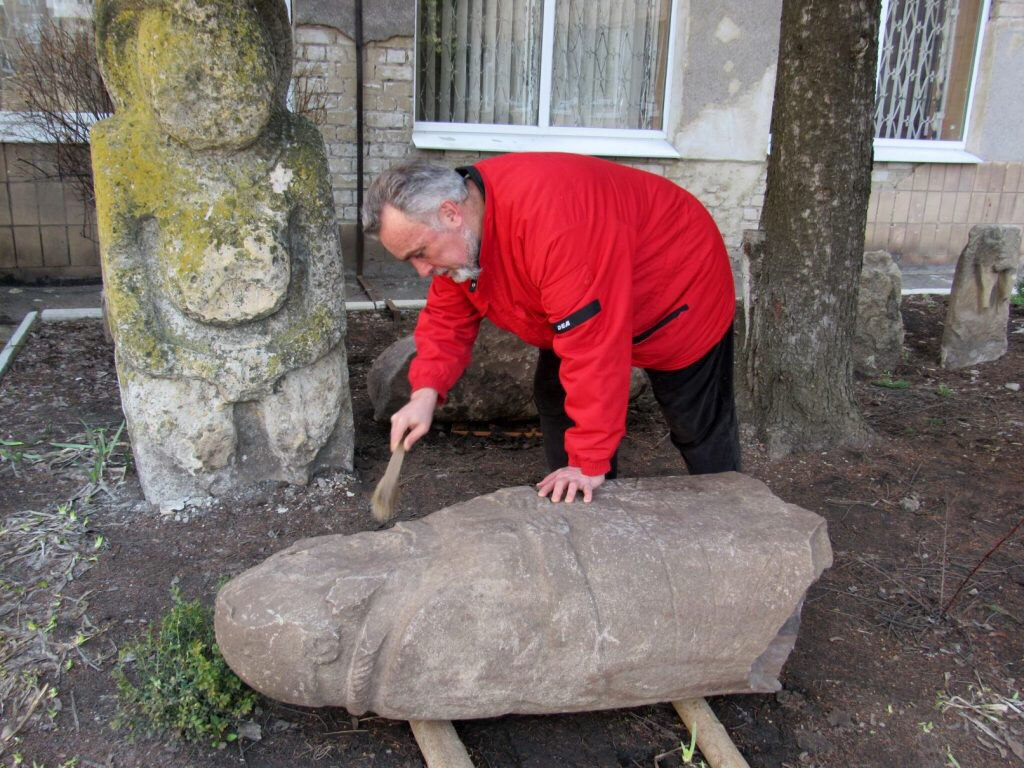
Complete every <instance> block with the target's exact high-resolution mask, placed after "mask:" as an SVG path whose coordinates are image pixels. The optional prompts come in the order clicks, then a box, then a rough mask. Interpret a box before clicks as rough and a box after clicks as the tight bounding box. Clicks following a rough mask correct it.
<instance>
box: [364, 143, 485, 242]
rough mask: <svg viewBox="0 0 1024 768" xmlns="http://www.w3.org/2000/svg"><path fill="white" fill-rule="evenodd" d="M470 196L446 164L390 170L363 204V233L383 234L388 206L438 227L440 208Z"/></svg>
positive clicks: (415, 162) (414, 162)
mask: <svg viewBox="0 0 1024 768" xmlns="http://www.w3.org/2000/svg"><path fill="white" fill-rule="evenodd" d="M468 196H469V190H467V189H466V184H465V182H464V181H463V179H462V177H461V176H460V175H459V174H458V173H456V172H455V171H453V170H452V169H451V168H448V167H446V166H443V165H438V164H437V163H431V162H429V161H427V160H412V161H410V162H406V163H402V164H401V165H396V166H394V167H393V168H390V169H388V170H386V171H384V173H382V174H381V175H380V176H378V177H377V178H376V179H374V180H373V183H372V184H370V188H369V189H368V190H367V192H366V200H365V201H364V202H363V211H362V215H363V231H364V232H365V233H366V234H368V235H376V234H379V233H380V214H381V211H382V210H383V209H384V206H385V205H390V206H392V207H393V208H396V209H398V210H399V211H401V212H402V213H404V214H405V215H406V216H409V217H410V218H412V219H415V220H416V221H419V222H421V223H423V224H427V225H428V226H431V227H437V226H438V216H437V213H438V209H439V208H440V207H441V204H442V203H443V202H444V201H445V200H453V201H455V202H457V203H461V202H462V201H464V200H465V199H466V198H467V197H468Z"/></svg>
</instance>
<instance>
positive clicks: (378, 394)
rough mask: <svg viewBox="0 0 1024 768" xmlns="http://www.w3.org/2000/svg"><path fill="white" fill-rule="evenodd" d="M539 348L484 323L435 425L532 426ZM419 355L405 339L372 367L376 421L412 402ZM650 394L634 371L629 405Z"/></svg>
mask: <svg viewBox="0 0 1024 768" xmlns="http://www.w3.org/2000/svg"><path fill="white" fill-rule="evenodd" d="M537 354H538V353H537V348H536V347H531V346H530V345H529V344H526V343H525V342H523V341H521V340H520V339H518V338H517V337H516V336H514V335H513V334H511V333H509V332H508V331H504V330H502V329H500V328H497V327H496V326H494V325H493V324H492V323H490V322H489V321H487V320H484V321H483V322H481V323H480V334H479V335H478V336H477V339H476V344H474V345H473V359H472V361H471V362H470V364H469V366H468V367H467V368H466V372H465V373H464V374H463V375H462V378H461V379H459V381H458V382H457V383H456V384H455V386H454V387H452V389H451V391H450V392H449V393H448V399H447V400H446V401H445V402H444V404H443V405H442V406H440V407H439V408H438V409H437V410H436V411H435V412H434V420H435V421H436V422H438V423H442V424H446V423H452V422H465V421H469V422H483V423H487V422H491V421H527V420H529V419H534V418H536V417H537V406H536V404H535V403H534V401H533V374H534V371H535V370H536V368H537ZM415 355H416V340H415V339H414V338H413V337H412V336H411V335H410V336H404V337H402V338H401V339H399V340H398V341H396V342H394V343H393V344H391V345H390V346H388V347H387V348H386V349H385V350H384V351H383V352H381V354H380V355H379V356H378V357H377V359H376V360H375V361H374V362H373V365H372V366H371V368H370V372H369V373H368V374H367V377H366V388H367V391H368V392H369V395H370V402H372V403H373V418H374V419H375V420H376V421H387V420H388V419H389V418H391V414H392V413H394V412H395V411H397V410H398V409H399V408H401V407H402V406H403V405H405V403H406V402H408V400H409V394H410V388H409V363H410V362H412V359H413V357H415ZM649 389H650V387H649V383H648V380H647V376H646V375H645V374H644V372H643V371H641V370H640V369H638V368H634V369H633V372H632V378H631V379H630V386H629V399H630V402H633V401H635V400H636V399H637V398H639V397H641V396H643V395H644V394H646V393H647V392H648V390H649Z"/></svg>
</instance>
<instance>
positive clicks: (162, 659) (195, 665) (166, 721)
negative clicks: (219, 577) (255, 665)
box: [114, 589, 257, 745]
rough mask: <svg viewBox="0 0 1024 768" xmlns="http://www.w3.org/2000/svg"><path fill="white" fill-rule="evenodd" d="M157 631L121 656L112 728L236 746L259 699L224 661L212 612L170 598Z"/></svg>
mask: <svg viewBox="0 0 1024 768" xmlns="http://www.w3.org/2000/svg"><path fill="white" fill-rule="evenodd" d="M171 599H172V603H173V604H172V606H171V609H170V610H169V611H168V612H167V613H166V614H165V615H164V617H163V619H162V621H161V623H160V628H159V630H158V631H154V630H152V629H151V630H149V631H148V632H146V633H145V634H143V635H142V636H141V637H140V638H139V639H137V640H136V641H135V642H133V643H131V644H129V645H128V646H126V647H125V648H124V650H123V651H122V652H121V654H120V658H119V660H118V664H117V667H116V668H115V670H114V679H115V681H116V683H117V692H118V699H119V711H118V715H117V717H116V718H115V721H114V725H115V727H118V728H125V729H126V730H128V731H133V732H137V731H144V732H148V733H156V732H167V731H170V732H173V733H176V734H179V735H180V736H181V737H183V738H184V739H186V740H188V741H205V742H207V743H209V744H211V745H218V744H221V743H223V742H227V741H234V739H235V738H237V734H236V733H235V732H234V730H233V729H234V727H235V725H236V724H237V723H238V722H239V721H240V720H241V719H242V718H244V717H245V716H247V715H248V714H250V713H251V712H252V710H253V707H255V706H256V701H257V694H256V693H255V692H254V691H253V690H252V689H250V688H248V687H246V685H245V683H243V682H242V681H241V680H240V679H239V678H238V676H237V675H235V673H234V672H232V671H231V669H230V668H229V667H228V665H227V663H226V662H225V661H224V657H223V656H222V655H221V653H220V649H219V648H218V647H217V643H216V641H215V640H214V634H213V615H212V612H211V611H209V610H207V609H205V608H203V607H202V605H201V604H200V603H199V601H198V600H195V601H192V602H188V603H187V602H185V601H184V600H183V599H182V597H181V593H180V591H179V590H177V589H174V590H172V592H171Z"/></svg>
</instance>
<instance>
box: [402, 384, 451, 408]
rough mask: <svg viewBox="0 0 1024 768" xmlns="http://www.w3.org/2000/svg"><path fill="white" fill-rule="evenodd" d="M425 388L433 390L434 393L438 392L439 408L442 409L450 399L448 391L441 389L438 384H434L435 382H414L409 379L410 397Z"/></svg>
mask: <svg viewBox="0 0 1024 768" xmlns="http://www.w3.org/2000/svg"><path fill="white" fill-rule="evenodd" d="M424 387H430V388H431V389H433V390H434V391H436V392H437V407H438V408H440V407H441V406H442V405H444V403H445V401H446V400H447V399H448V390H447V389H443V388H442V387H440V386H438V385H437V384H434V383H433V382H430V381H420V380H416V381H413V380H412V378H410V379H409V394H410V395H411V394H412V393H413V392H415V391H416V390H417V389H423V388H424Z"/></svg>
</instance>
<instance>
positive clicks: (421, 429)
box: [391, 387, 437, 453]
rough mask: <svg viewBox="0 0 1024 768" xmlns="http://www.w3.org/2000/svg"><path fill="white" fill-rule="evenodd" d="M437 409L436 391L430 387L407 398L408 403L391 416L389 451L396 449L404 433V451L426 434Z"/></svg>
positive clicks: (419, 390) (418, 390)
mask: <svg viewBox="0 0 1024 768" xmlns="http://www.w3.org/2000/svg"><path fill="white" fill-rule="evenodd" d="M436 407H437V390H436V389H432V388H430V387H424V388H423V389H417V390H416V391H415V392H413V393H412V395H411V396H410V397H409V402H408V403H406V404H405V405H403V406H402V407H401V408H399V409H398V410H397V411H395V412H394V413H393V414H391V451H392V453H393V452H394V450H395V449H396V448H397V447H398V442H399V441H400V440H401V439H402V435H405V433H406V432H408V433H409V434H408V435H406V437H405V450H407V451H408V450H409V449H410V448H412V446H413V444H414V443H415V442H416V441H417V440H419V439H420V438H421V437H423V436H424V435H425V434H427V431H428V430H429V429H430V425H431V423H432V422H433V421H434V409H435V408H436Z"/></svg>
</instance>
